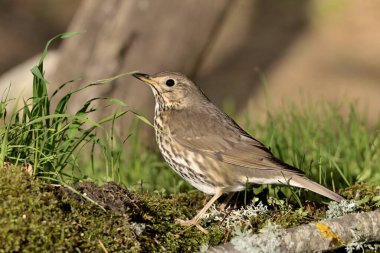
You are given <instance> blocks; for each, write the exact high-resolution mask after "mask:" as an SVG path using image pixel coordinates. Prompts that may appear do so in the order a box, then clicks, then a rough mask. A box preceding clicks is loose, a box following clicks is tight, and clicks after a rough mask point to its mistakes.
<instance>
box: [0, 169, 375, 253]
mask: <svg viewBox="0 0 380 253" xmlns="http://www.w3.org/2000/svg"><path fill="white" fill-rule="evenodd" d="M73 189H75V190H74V191H76V192H79V193H81V194H82V195H78V194H77V193H74V192H73V190H70V189H68V188H64V187H62V186H59V185H54V184H49V183H46V182H43V181H41V180H35V179H32V178H31V177H30V176H29V174H27V173H26V172H24V171H23V170H22V169H20V168H19V167H12V166H10V167H5V168H1V169H0V199H1V205H0V217H2V218H1V219H0V227H1V229H0V248H1V249H2V250H0V252H15V251H23V252H47V251H52V250H54V251H55V252H64V251H66V252H67V251H69V252H73V251H79V252H141V251H143V252H159V251H165V252H178V251H181V252H195V251H198V250H199V249H200V247H201V246H203V247H207V246H212V245H218V244H221V243H223V242H225V241H228V240H229V239H230V238H231V235H232V233H233V231H231V229H230V228H228V227H227V226H225V224H224V223H223V221H215V220H213V219H208V221H207V222H206V223H203V224H202V225H203V226H205V227H207V229H208V231H209V233H208V234H204V233H202V232H200V231H199V230H197V229H196V228H184V227H181V226H180V225H178V224H177V223H176V222H175V219H176V218H181V219H186V218H189V217H192V216H193V215H195V213H196V210H197V209H199V208H201V206H202V204H203V203H204V200H205V198H204V195H203V194H202V193H200V192H197V191H194V192H189V193H177V194H172V195H168V194H164V195H163V194H156V193H153V194H152V193H147V192H144V190H143V189H142V191H134V192H131V191H129V190H126V189H125V188H123V187H121V186H119V185H117V184H115V183H112V182H110V183H106V184H104V185H103V186H97V185H96V184H94V183H92V182H83V183H79V184H76V185H74V186H73ZM341 193H342V195H343V196H345V197H347V198H348V199H353V198H354V199H363V198H364V199H365V198H367V201H364V203H362V204H361V206H360V208H359V210H360V211H369V210H374V209H376V206H375V204H374V203H373V202H371V198H372V197H374V196H376V194H379V188H376V187H375V186H370V185H364V184H359V185H355V186H353V187H350V188H348V189H346V190H344V191H342V192H341ZM243 195H244V194H241V197H242V196H243ZM83 196H85V197H86V198H87V197H88V198H90V199H92V201H94V202H96V203H97V204H93V203H91V202H90V201H88V200H87V199H85V198H84V197H83ZM243 199H244V198H241V200H243ZM249 199H250V198H249ZM304 203H305V205H304V207H303V208H302V209H300V208H294V206H295V205H293V208H294V209H293V210H292V209H291V208H289V206H286V205H284V204H283V203H282V204H281V203H280V202H278V203H274V202H273V203H266V205H267V206H268V208H269V209H268V211H266V212H262V213H261V214H259V215H254V216H251V217H250V218H249V220H248V221H249V223H244V224H245V225H247V224H249V226H251V228H254V230H256V231H257V230H258V229H259V228H262V227H263V226H264V225H265V224H266V223H267V221H271V222H275V223H276V224H280V225H281V226H282V227H292V226H296V225H299V224H304V223H308V222H310V221H313V220H318V219H321V218H323V217H324V216H325V212H326V209H327V206H326V205H324V204H321V203H314V202H308V201H305V202H304ZM235 204H236V205H237V206H239V205H244V201H235ZM98 205H100V206H102V207H104V209H105V211H103V210H102V209H101V208H100V207H99V206H98ZM300 210H302V211H300ZM359 210H358V211H359ZM226 215H227V214H226ZM232 215H233V214H232ZM225 217H226V219H228V217H229V216H225ZM242 224H243V223H242Z"/></svg>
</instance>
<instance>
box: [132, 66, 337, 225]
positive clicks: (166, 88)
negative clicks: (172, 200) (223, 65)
mask: <svg viewBox="0 0 380 253" xmlns="http://www.w3.org/2000/svg"><path fill="white" fill-rule="evenodd" d="M133 76H134V77H135V78H137V79H139V80H140V81H143V82H144V83H146V84H148V85H149V86H150V88H151V89H152V91H153V95H154V98H155V109H154V124H153V125H154V131H155V137H156V142H157V145H158V147H159V150H160V152H161V154H162V156H163V158H164V160H165V161H166V162H167V163H168V164H169V166H170V167H171V168H172V169H173V170H174V171H175V172H177V173H178V174H179V175H180V176H181V177H182V178H183V179H184V180H186V181H187V182H189V183H190V184H191V185H192V186H194V187H195V188H197V189H198V190H200V191H202V192H204V193H206V194H208V195H212V197H211V199H210V200H209V201H208V202H207V204H206V205H205V206H204V207H203V208H202V209H201V210H200V211H199V212H198V213H197V215H196V216H195V217H193V218H192V219H191V220H186V221H184V220H179V219H178V221H179V223H180V224H182V225H185V226H191V225H195V226H197V227H198V228H199V229H201V230H202V231H204V229H202V227H200V225H199V221H200V220H201V218H202V217H203V215H204V214H205V213H206V212H207V210H208V209H209V208H210V207H211V206H212V205H213V204H214V202H215V201H216V200H217V199H218V198H219V197H220V196H221V195H222V194H224V193H233V192H237V191H242V190H244V189H245V187H246V185H247V183H249V184H285V185H290V186H295V187H299V188H304V189H307V190H310V191H313V192H315V193H317V194H320V195H322V196H325V197H327V198H329V199H331V200H333V201H337V202H341V201H342V200H344V198H343V197H342V196H340V195H339V194H337V193H335V192H333V191H331V190H329V189H327V188H326V187H324V186H322V185H320V184H318V183H316V182H314V181H312V180H310V179H308V178H307V177H306V176H305V174H304V173H303V172H302V171H301V170H299V169H297V168H295V167H293V166H291V165H289V164H286V163H285V162H283V161H281V160H280V159H279V158H277V157H275V156H274V155H273V154H272V152H271V151H270V150H269V149H268V148H267V147H266V146H265V145H264V144H263V143H261V142H260V141H258V140H257V139H255V138H254V137H252V136H251V135H250V134H248V133H247V132H246V131H244V130H243V129H242V128H241V127H240V126H239V125H238V124H237V123H236V122H235V121H234V120H233V119H232V118H230V117H229V116H228V115H227V114H226V113H224V112H223V111H222V110H220V109H219V108H218V107H217V106H216V105H214V104H213V103H212V102H211V101H210V99H209V98H208V97H207V96H206V95H205V94H204V93H203V91H202V90H201V89H200V88H199V86H197V85H196V84H195V83H194V82H193V81H192V80H190V79H189V78H188V77H186V76H185V75H183V74H181V73H177V72H160V73H157V74H154V75H148V74H144V73H139V72H136V73H134V74H133Z"/></svg>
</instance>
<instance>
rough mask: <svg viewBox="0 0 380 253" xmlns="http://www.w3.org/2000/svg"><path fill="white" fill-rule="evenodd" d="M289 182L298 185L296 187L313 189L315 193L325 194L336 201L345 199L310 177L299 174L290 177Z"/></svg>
mask: <svg viewBox="0 0 380 253" xmlns="http://www.w3.org/2000/svg"><path fill="white" fill-rule="evenodd" d="M289 183H290V185H294V186H298V187H301V188H305V189H308V190H310V191H313V192H315V193H318V194H320V195H322V196H325V197H327V198H329V199H332V200H334V201H336V202H341V201H342V200H345V198H343V197H342V196H340V195H339V194H337V193H335V192H333V191H331V190H329V189H327V188H326V187H324V186H322V185H320V184H318V183H316V182H314V181H311V180H310V179H308V178H306V177H300V176H296V177H292V179H291V180H290V181H289Z"/></svg>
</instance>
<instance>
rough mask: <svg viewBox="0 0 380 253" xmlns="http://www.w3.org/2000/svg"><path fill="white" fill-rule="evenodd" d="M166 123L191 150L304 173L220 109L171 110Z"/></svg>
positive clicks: (254, 165) (235, 162)
mask: <svg viewBox="0 0 380 253" xmlns="http://www.w3.org/2000/svg"><path fill="white" fill-rule="evenodd" d="M194 119H196V121H194ZM168 124H169V129H170V131H171V133H170V134H171V136H172V138H173V139H174V140H175V141H176V142H177V143H178V144H180V145H182V146H184V147H186V148H188V149H190V150H192V151H193V152H197V153H202V154H203V155H207V156H210V157H213V158H214V159H217V160H219V161H221V162H224V163H227V164H230V165H235V166H240V167H245V168H251V169H261V170H265V169H267V170H281V171H288V172H292V173H296V174H299V175H302V174H303V172H302V171H300V170H298V169H296V168H294V167H292V166H290V165H287V164H285V163H283V162H282V161H280V160H279V159H277V158H275V157H274V156H273V154H272V153H271V152H270V150H269V149H267V148H266V147H265V146H264V145H263V144H262V143H261V142H259V141H258V140H256V139H254V138H253V137H251V136H250V135H249V134H248V133H246V132H245V131H244V130H242V129H241V128H240V127H239V126H238V125H237V124H236V123H235V122H234V121H233V120H232V119H230V118H229V117H228V116H227V115H225V114H224V113H223V112H221V111H217V113H215V111H214V110H213V111H212V112H211V111H210V112H208V113H207V111H206V113H205V112H204V111H202V112H199V111H196V110H195V111H191V112H187V111H174V112H171V113H170V115H169V120H168Z"/></svg>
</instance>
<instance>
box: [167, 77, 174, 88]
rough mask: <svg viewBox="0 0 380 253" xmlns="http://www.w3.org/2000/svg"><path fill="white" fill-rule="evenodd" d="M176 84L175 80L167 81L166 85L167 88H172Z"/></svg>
mask: <svg viewBox="0 0 380 253" xmlns="http://www.w3.org/2000/svg"><path fill="white" fill-rule="evenodd" d="M174 84H175V82H174V80H173V79H168V80H166V85H167V86H169V87H172V86H173V85H174Z"/></svg>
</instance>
